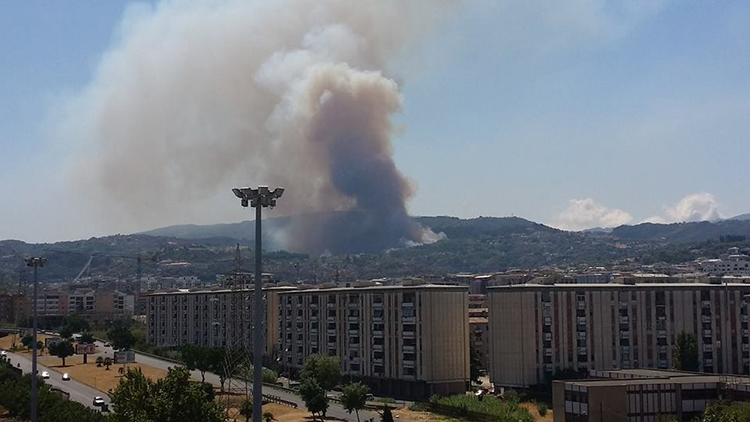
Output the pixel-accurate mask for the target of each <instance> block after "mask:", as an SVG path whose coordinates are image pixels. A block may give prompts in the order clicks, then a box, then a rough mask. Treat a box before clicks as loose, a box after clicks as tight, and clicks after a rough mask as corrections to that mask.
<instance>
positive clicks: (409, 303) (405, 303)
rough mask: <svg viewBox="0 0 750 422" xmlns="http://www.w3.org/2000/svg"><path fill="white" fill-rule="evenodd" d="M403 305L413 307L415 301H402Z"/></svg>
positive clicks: (403, 306)
mask: <svg viewBox="0 0 750 422" xmlns="http://www.w3.org/2000/svg"><path fill="white" fill-rule="evenodd" d="M401 307H402V308H413V307H414V302H402V303H401Z"/></svg>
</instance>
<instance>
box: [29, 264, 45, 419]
mask: <svg viewBox="0 0 750 422" xmlns="http://www.w3.org/2000/svg"><path fill="white" fill-rule="evenodd" d="M25 261H26V265H28V266H29V267H34V305H33V306H34V317H33V319H34V322H33V328H32V332H31V335H32V340H31V344H32V348H31V422H36V401H37V400H36V381H37V375H36V317H37V298H38V296H37V270H38V269H39V267H43V266H44V263H45V262H47V258H42V257H32V258H26V260H25Z"/></svg>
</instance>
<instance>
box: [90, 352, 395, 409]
mask: <svg viewBox="0 0 750 422" xmlns="http://www.w3.org/2000/svg"><path fill="white" fill-rule="evenodd" d="M97 346H98V347H99V350H100V351H103V352H104V354H105V355H106V356H114V355H113V351H112V348H111V347H104V343H102V342H97ZM135 361H136V362H138V363H142V364H144V365H148V366H152V367H154V368H159V369H163V370H165V371H166V370H167V369H169V368H171V367H174V366H177V364H175V363H172V362H169V361H166V360H161V359H157V358H153V357H151V356H146V355H143V354H140V353H136V355H135ZM191 374H192V377H193V379H194V380H196V381H200V380H201V373H200V371H192V373H191ZM206 382H209V383H211V384H213V385H214V386H217V387H219V386H220V385H221V382H220V380H219V376H218V375H216V374H213V373H211V372H206ZM249 385H250V387H252V383H250V384H249ZM263 393H264V394H269V395H274V396H277V397H281V398H282V399H284V400H287V401H290V402H292V403H296V404H297V406H299V408H300V409H305V403H304V402H303V401H302V399H301V398H300V397H299V396H298V395H296V394H293V393H290V392H289V391H286V390H283V389H280V388H273V387H269V386H267V385H264V386H263ZM326 415H327V416H330V417H334V418H338V419H341V420H345V421H356V420H357V417H356V415H355V414H354V413H352V414H349V413H347V412H346V410H345V409H344V407H343V406H341V405H340V404H338V403H334V402H330V405H329V407H328V412H327V414H326ZM359 418H360V420H362V421H366V420H369V419H371V418H372V419H373V420H376V421H379V420H380V415H379V414H378V413H377V412H373V411H370V410H360V411H359Z"/></svg>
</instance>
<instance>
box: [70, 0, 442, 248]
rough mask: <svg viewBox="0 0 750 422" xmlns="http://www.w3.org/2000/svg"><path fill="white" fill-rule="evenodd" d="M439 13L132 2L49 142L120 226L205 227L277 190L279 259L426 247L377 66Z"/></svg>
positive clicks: (378, 7) (295, 4)
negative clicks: (249, 196)
mask: <svg viewBox="0 0 750 422" xmlns="http://www.w3.org/2000/svg"><path fill="white" fill-rule="evenodd" d="M447 6H448V3H447V2H446V3H441V2H436V1H428V0H422V1H409V2H402V1H397V0H391V1H377V2H351V1H347V0H328V1H325V0H324V1H306V0H281V1H254V2H251V1H244V0H243V1H166V2H162V3H159V4H157V5H156V6H154V7H150V6H144V5H139V6H136V7H131V8H130V9H128V11H127V12H126V15H125V17H124V19H123V21H122V23H121V26H120V28H119V31H118V34H117V38H116V41H115V43H114V45H113V47H112V48H111V49H110V50H109V51H108V52H107V53H106V54H105V56H104V58H103V59H102V62H101V63H100V65H99V67H98V70H97V72H96V75H95V78H94V80H93V81H92V82H91V84H90V85H89V86H88V87H87V88H86V89H85V90H84V92H82V93H81V95H80V96H78V97H77V98H75V99H74V100H73V101H71V104H70V107H69V109H68V111H67V113H66V115H65V118H64V121H63V127H62V130H61V132H62V134H63V136H64V137H67V138H68V139H69V140H70V141H71V142H73V144H74V145H75V146H76V149H75V151H76V153H75V154H74V156H73V159H72V161H71V163H70V164H71V166H70V168H71V173H72V177H73V179H72V180H73V182H74V184H75V186H77V188H78V189H80V190H79V192H80V193H81V194H85V196H86V197H87V198H90V199H91V200H92V204H94V206H95V207H96V208H97V209H98V210H99V211H100V214H101V215H104V216H106V218H107V219H108V221H110V222H117V223H119V224H120V227H134V228H145V227H148V226H151V227H153V226H158V225H168V224H173V223H175V219H176V218H180V219H183V220H184V219H189V218H205V217H206V214H208V213H213V212H215V211H216V210H217V209H218V208H219V207H226V206H227V204H226V202H223V203H221V204H219V205H216V202H217V198H224V197H225V196H226V195H228V189H229V188H230V187H233V186H236V185H245V184H253V185H257V184H268V185H271V186H285V187H286V188H287V192H286V193H285V196H284V198H283V199H282V200H281V201H280V206H279V208H278V209H279V210H282V212H283V214H286V215H294V214H308V213H316V214H314V216H313V217H308V218H300V219H298V220H295V222H294V223H293V224H292V225H290V226H289V227H287V229H286V230H285V231H284V232H283V234H281V235H280V236H279V239H281V241H282V245H283V246H284V247H286V248H287V249H290V250H297V251H306V252H313V253H318V252H323V251H331V252H334V253H339V252H360V251H375V250H383V249H386V248H389V247H394V246H398V245H410V244H415V243H424V242H431V241H434V240H435V239H436V238H437V237H436V236H435V234H434V233H432V232H430V231H429V229H426V228H423V227H421V226H419V225H418V224H416V223H414V222H413V221H412V220H411V218H409V216H408V215H407V210H406V203H407V201H408V200H409V198H410V197H411V196H412V195H413V193H414V187H413V186H412V185H411V183H410V182H409V181H408V180H407V178H406V177H404V175H403V174H402V173H401V172H400V171H399V169H398V168H397V167H396V165H395V163H394V161H393V151H392V146H391V141H390V138H391V135H392V134H393V131H394V128H393V124H392V121H391V117H392V115H393V114H394V113H397V112H398V111H400V109H401V105H402V96H401V94H400V91H399V86H398V84H397V83H396V82H395V81H394V79H393V78H392V77H388V76H387V69H386V67H387V63H388V61H389V60H390V59H392V58H393V57H395V55H397V54H399V53H400V52H402V51H403V48H404V47H405V46H408V45H413V44H414V43H415V42H418V41H419V39H421V38H422V37H423V36H424V35H425V34H426V33H427V32H428V31H429V30H430V28H431V27H432V26H433V25H434V24H435V23H437V22H439V21H440V19H441V17H442V16H443V15H444V14H445V13H446V11H447V10H448V9H449V8H448V7H447Z"/></svg>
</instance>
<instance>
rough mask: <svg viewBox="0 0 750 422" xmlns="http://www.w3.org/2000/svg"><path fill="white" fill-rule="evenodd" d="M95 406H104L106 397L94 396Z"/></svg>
mask: <svg viewBox="0 0 750 422" xmlns="http://www.w3.org/2000/svg"><path fill="white" fill-rule="evenodd" d="M94 406H104V398H103V397H101V396H96V397H94Z"/></svg>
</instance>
